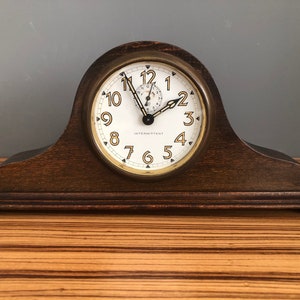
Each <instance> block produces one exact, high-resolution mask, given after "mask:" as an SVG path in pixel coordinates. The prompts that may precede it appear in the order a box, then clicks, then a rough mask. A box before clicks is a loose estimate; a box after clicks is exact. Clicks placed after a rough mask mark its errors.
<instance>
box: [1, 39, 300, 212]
mask: <svg viewBox="0 0 300 300" xmlns="http://www.w3.org/2000/svg"><path fill="white" fill-rule="evenodd" d="M149 50H151V51H153V50H154V51H161V53H165V54H167V55H173V56H175V57H178V58H180V59H181V60H183V61H185V62H186V63H188V64H191V65H192V66H193V67H194V69H195V70H196V72H198V73H199V74H201V76H202V77H203V78H204V81H205V84H206V86H207V90H208V92H209V93H210V94H211V96H212V99H213V103H211V105H212V110H213V116H212V118H213V119H214V120H213V124H212V128H211V131H210V136H209V143H208V146H207V149H206V151H205V153H204V154H203V155H200V156H199V157H197V158H196V159H195V160H194V161H193V163H192V164H190V165H189V166H188V167H187V168H186V169H185V170H184V171H182V172H181V173H180V174H176V175H174V176H171V177H168V178H164V179H161V180H156V181H137V180H135V179H132V178H130V177H126V176H123V175H121V174H118V173H116V172H114V171H113V170H112V169H110V168H108V167H107V165H106V164H105V163H103V162H102V161H101V160H100V159H99V158H98V157H97V156H96V155H95V152H94V151H93V149H92V147H91V145H90V143H89V140H88V138H87V134H86V129H85V126H84V122H85V118H84V116H85V100H86V97H87V94H88V93H89V92H90V89H91V87H93V86H94V84H95V80H97V79H96V78H97V76H96V75H97V73H98V72H103V70H105V69H106V68H108V67H109V64H110V61H111V60H112V59H118V58H119V57H121V56H122V55H125V54H127V53H142V52H143V51H149ZM217 207H224V208H229V207H237V208H240V207H251V208H254V207H270V208H274V207H276V208H300V164H298V163H297V162H296V161H294V160H293V159H292V158H290V157H288V156H286V155H284V154H280V153H279V152H276V151H273V150H268V149H265V148H262V147H258V146H254V145H251V144H248V143H246V142H244V141H243V140H241V139H240V138H239V137H238V136H237V135H236V134H235V132H234V131H233V129H232V128H231V126H230V124H229V122H228V120H227V117H226V114H225V111H224V108H223V105H222V101H221V97H220V94H219V92H218V89H217V87H216V84H215V82H214V80H213V78H212V76H211V75H210V74H209V72H208V71H207V69H206V68H205V67H204V66H203V65H202V64H201V63H200V62H199V61H198V60H197V59H196V58H195V57H193V56H192V55H191V54H189V53H187V52H186V51H184V50H182V49H180V48H178V47H176V46H172V45H168V44H164V43H158V42H135V43H129V44H126V45H122V46H119V47H117V48H115V49H113V50H110V51H109V52H107V53H106V54H104V55H103V56H102V57H100V58H99V59H98V60H97V61H96V62H95V63H94V64H93V65H92V66H91V67H90V68H89V70H88V71H87V72H86V74H85V75H84V77H83V79H82V81H81V83H80V85H79V87H78V91H77V94H76V97H75V101H74V105H73V110H72V114H71V117H70V120H69V123H68V126H67V128H66V130H65V132H64V133H63V134H62V136H61V137H60V138H59V140H58V141H57V142H56V143H55V144H54V145H52V146H49V147H46V148H45V149H41V150H38V151H36V152H34V151H33V152H27V153H25V154H21V155H17V156H15V157H12V158H11V159H9V160H8V161H6V162H4V163H3V164H2V165H0V208H1V209H6V210H18V209H20V210H26V209H27V210H35V209H38V210H41V209H46V210H47V209H48V210H57V209H58V210H59V209H60V210H64V209H66V210H72V209H74V210H75V209H82V210H107V209H116V210H118V209H170V208H193V209H195V208H217Z"/></svg>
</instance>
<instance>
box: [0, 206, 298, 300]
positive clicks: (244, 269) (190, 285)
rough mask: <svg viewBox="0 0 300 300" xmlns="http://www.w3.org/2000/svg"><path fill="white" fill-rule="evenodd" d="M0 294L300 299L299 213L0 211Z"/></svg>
mask: <svg viewBox="0 0 300 300" xmlns="http://www.w3.org/2000/svg"><path fill="white" fill-rule="evenodd" d="M0 249H1V250H0V254H1V255H0V277H1V280H0V299H6V300H7V299H25V300H26V299H74V300H77V299H106V300H107V299H172V300H173V299H194V300H196V299H197V300H198V299H200V298H201V299H202V298H204V299H225V298H226V299H255V300H257V299H272V300H274V299H300V285H299V281H300V214H299V212H295V211H281V210H276V211H274V210H267V211H261V210H256V211H228V210H227V211H222V212H221V211H202V212H201V213H200V214H198V215H169V216H168V215H71V214H69V215H67V214H65V215H63V214H53V215H51V214H22V215H21V214H2V215H1V218H0Z"/></svg>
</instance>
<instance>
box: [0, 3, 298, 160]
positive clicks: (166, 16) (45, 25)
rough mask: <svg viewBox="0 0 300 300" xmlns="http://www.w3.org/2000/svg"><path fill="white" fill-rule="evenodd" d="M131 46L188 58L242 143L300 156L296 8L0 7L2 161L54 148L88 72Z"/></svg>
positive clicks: (211, 5) (199, 5) (209, 5)
mask: <svg viewBox="0 0 300 300" xmlns="http://www.w3.org/2000/svg"><path fill="white" fill-rule="evenodd" d="M134 40H158V41H163V42H167V43H171V44H175V45H177V46H180V47H182V48H184V49H186V50H187V51H189V52H191V53H192V54H193V55H195V56H196V57H197V58H198V59H199V60H200V61H201V62H202V63H203V64H204V65H205V66H206V67H207V68H208V70H209V71H210V72H211V74H212V75H213V77H214V79H215V81H216V84H217V86H218V88H219V91H220V93H221V96H222V99H223V103H224V106H225V109H226V112H227V115H228V118H229V120H230V122H231V124H232V126H233V128H234V129H235V131H236V132H237V134H238V135H239V136H240V137H242V138H244V139H245V140H247V141H249V142H251V143H254V144H258V145H261V146H265V147H269V148H273V149H277V150H279V151H283V152H285V153H287V154H289V155H291V156H295V157H299V156H300V130H299V129H300V117H299V116H300V94H299V91H300V82H299V80H300V1H299V0H294V1H293V0H281V1H278V0H264V1H262V0H257V1H255V0H253V1H252V0H248V1H246V0H244V1H243V0H207V1H196V0H194V1H193V0H173V1H171V0H169V1H168V0H151V1H150V0H148V1H144V0H99V1H95V0H94V1H92V0H49V1H46V0H20V1H16V0H14V1H12V0H0V157H1V156H8V155H11V154H14V153H16V152H20V151H23V150H28V149H33V148H37V147H41V146H45V145H48V144H51V143H54V142H55V141H56V140H57V138H58V137H59V136H60V135H61V134H62V132H63V131H64V128H65V126H66V125H67V122H68V119H69V116H70V112H71V108H72V103H73V100H74V96H75V93H76V89H77V86H78V84H79V82H80V79H81V77H82V76H83V74H84V72H85V71H86V69H87V68H88V67H89V66H90V65H91V64H92V63H93V61H94V60H96V59H97V58H98V57H99V56H100V55H102V54H103V53H104V52H106V51H107V50H109V49H111V48H112V47H115V46H117V45H119V44H123V43H126V42H129V41H134Z"/></svg>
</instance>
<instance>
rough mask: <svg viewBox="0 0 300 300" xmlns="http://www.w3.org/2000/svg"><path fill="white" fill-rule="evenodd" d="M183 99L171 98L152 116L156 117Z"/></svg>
mask: <svg viewBox="0 0 300 300" xmlns="http://www.w3.org/2000/svg"><path fill="white" fill-rule="evenodd" d="M181 99H182V97H180V98H178V99H173V100H169V101H168V102H167V104H166V105H165V106H164V107H163V108H161V109H160V110H158V111H156V112H155V113H154V114H153V115H152V116H153V117H154V118H155V117H157V116H159V115H160V114H162V113H163V112H165V111H166V110H168V109H171V108H174V107H175V106H176V105H177V103H178V102H179V101H180V100H181Z"/></svg>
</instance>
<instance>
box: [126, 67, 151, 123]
mask: <svg viewBox="0 0 300 300" xmlns="http://www.w3.org/2000/svg"><path fill="white" fill-rule="evenodd" d="M121 75H122V76H124V78H125V80H126V83H127V85H128V87H129V90H130V91H131V93H132V95H133V98H134V100H135V102H136V104H137V106H138V107H139V109H140V111H141V112H142V114H143V116H144V117H146V116H147V112H146V110H145V107H144V105H143V103H142V101H141V100H140V98H139V96H138V94H137V93H136V90H135V88H134V86H133V84H132V82H131V81H130V80H129V78H128V77H127V75H126V73H125V72H122V73H121Z"/></svg>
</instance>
